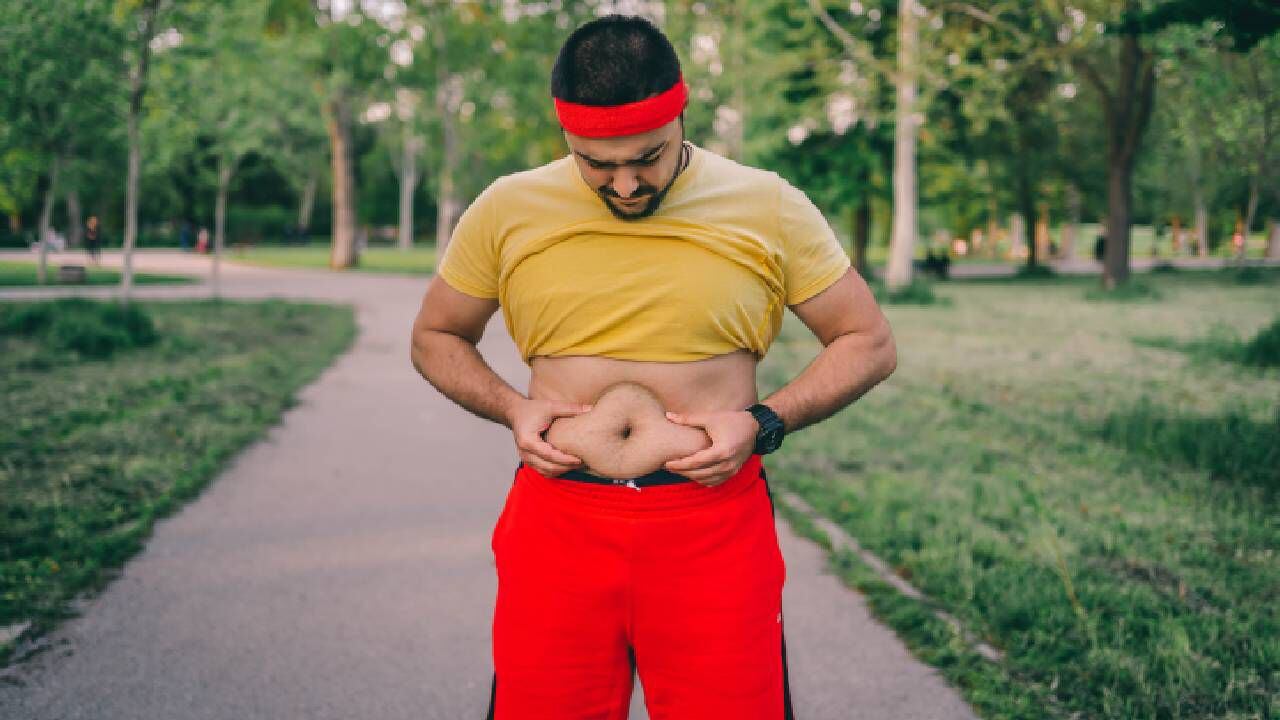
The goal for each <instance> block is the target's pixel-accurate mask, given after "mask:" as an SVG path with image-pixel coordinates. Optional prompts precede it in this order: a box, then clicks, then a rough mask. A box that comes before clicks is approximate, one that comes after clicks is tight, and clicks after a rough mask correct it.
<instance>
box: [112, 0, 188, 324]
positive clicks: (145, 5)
mask: <svg viewBox="0 0 1280 720" xmlns="http://www.w3.org/2000/svg"><path fill="white" fill-rule="evenodd" d="M172 10H173V3H172V2H171V0H116V16H117V18H118V20H119V25H120V27H121V28H122V29H123V31H124V34H125V38H126V42H125V52H124V53H123V57H124V64H125V71H126V74H127V77H128V81H129V105H128V114H127V116H126V125H127V128H128V137H129V161H128V170H127V174H126V176H125V209H124V243H123V245H124V247H123V255H124V257H123V267H122V270H121V273H120V299H121V300H122V301H123V302H125V303H128V302H129V294H130V292H131V288H132V287H133V249H134V246H135V245H136V244H137V241H138V182H139V179H140V177H141V174H142V138H141V135H140V130H139V128H140V126H141V123H142V112H143V107H142V103H143V99H144V98H145V97H146V94H147V75H148V72H149V71H150V66H151V54H152V51H153V50H154V49H155V47H156V46H157V42H156V38H157V36H158V35H159V33H160V31H161V27H162V25H163V24H164V23H165V22H167V20H168V18H169V15H170V13H171V12H172ZM175 32H176V30H175ZM160 44H161V45H162V44H163V43H160Z"/></svg>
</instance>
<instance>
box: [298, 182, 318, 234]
mask: <svg viewBox="0 0 1280 720" xmlns="http://www.w3.org/2000/svg"><path fill="white" fill-rule="evenodd" d="M315 202H316V176H315V173H314V172H313V173H312V174H311V175H310V176H309V177H308V178H307V184H306V185H304V186H303V187H302V198H301V200H300V201H299V202H298V230H299V231H300V232H303V233H305V232H306V231H307V228H309V227H311V209H312V208H313V207H315Z"/></svg>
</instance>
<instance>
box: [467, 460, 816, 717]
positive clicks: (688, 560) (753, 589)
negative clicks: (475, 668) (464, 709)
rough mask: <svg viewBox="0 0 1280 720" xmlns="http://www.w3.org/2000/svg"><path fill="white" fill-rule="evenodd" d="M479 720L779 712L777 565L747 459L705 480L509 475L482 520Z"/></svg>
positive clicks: (766, 501) (786, 708)
mask: <svg viewBox="0 0 1280 720" xmlns="http://www.w3.org/2000/svg"><path fill="white" fill-rule="evenodd" d="M492 548H493V553H494V558H495V560H496V565H497V571H498V597H497V603H496V607H495V611H494V618H493V662H494V677H493V688H492V694H491V699H490V706H489V718H490V719H491V720H625V719H626V717H627V709H628V706H629V704H630V697H631V692H632V686H631V681H632V673H633V670H634V671H635V672H637V673H638V674H639V676H640V682H641V684H642V685H643V686H644V696H645V703H646V705H647V708H648V711H649V716H650V718H651V719H652V720H720V719H722V718H724V719H728V718H732V719H733V720H789V719H790V718H791V717H792V713H791V707H790V696H789V695H790V693H789V688H788V682H787V670H786V654H785V653H786V650H785V646H784V643H783V632H782V584H783V581H784V579H785V577H786V566H785V565H784V563H783V559H782V552H781V551H780V550H779V548H778V536H777V533H776V531H775V528H774V524H773V504H772V498H771V496H770V493H769V489H768V484H767V481H766V479H765V476H764V469H763V467H762V465H761V462H760V456H759V455H752V456H751V458H750V459H749V460H748V461H747V462H746V463H745V464H744V465H743V466H742V468H741V469H740V470H739V471H738V472H737V473H736V474H735V475H734V476H733V477H732V478H730V479H729V480H728V481H726V482H724V483H723V484H721V485H718V486H716V487H706V486H704V485H702V484H700V483H696V482H688V483H681V484H675V485H659V486H653V487H645V488H641V489H640V490H636V489H634V488H631V487H627V486H625V485H597V484H591V483H584V482H579V481H575V480H567V479H563V478H548V477H545V476H543V475H541V474H540V473H538V472H537V471H536V470H534V469H533V468H531V467H528V466H525V465H522V466H520V467H519V468H518V469H517V470H516V475H515V481H514V483H513V484H512V487H511V489H510V491H509V493H508V495H507V501H506V505H505V506H504V507H503V509H502V514H501V515H500V516H499V518H498V522H497V524H496V526H495V527H494V530H493V541H492Z"/></svg>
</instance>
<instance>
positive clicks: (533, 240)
mask: <svg viewBox="0 0 1280 720" xmlns="http://www.w3.org/2000/svg"><path fill="white" fill-rule="evenodd" d="M849 266H850V262H849V256H848V255H847V254H846V253H845V251H844V248H843V247H841V245H840V243H839V241H838V240H837V239H836V237H835V233H834V232H832V230H831V226H830V225H828V223H827V221H826V219H825V218H824V217H823V216H822V213H821V212H819V211H818V209H817V208H816V207H814V205H813V203H812V202H811V201H810V200H809V198H808V197H806V196H805V194H804V193H803V192H801V191H800V190H797V189H796V188H795V187H793V186H792V185H791V184H790V183H788V182H787V181H786V180H784V179H782V178H781V177H779V176H778V175H777V174H776V173H772V172H768V171H765V170H759V169H757V168H752V167H748V166H745V165H741V164H739V163H736V162H734V161H732V160H729V159H727V158H724V157H721V156H719V155H716V154H715V153H712V152H711V151H709V150H705V149H702V148H698V147H695V148H694V150H693V153H692V157H691V158H690V161H689V166H688V167H687V168H685V170H684V172H682V173H681V174H680V175H679V176H678V177H677V178H676V181H675V183H673V184H672V186H671V189H670V190H669V191H668V193H667V196H666V198H664V200H663V201H662V204H661V205H660V206H659V207H658V210H657V211H656V212H655V213H654V214H653V215H651V216H649V217H647V218H642V219H639V220H619V219H617V218H615V217H614V216H613V215H612V213H610V212H609V210H608V208H606V207H605V206H604V201H603V200H602V199H601V198H600V197H599V196H598V195H596V193H595V191H594V190H593V189H592V188H591V187H590V186H589V185H588V184H587V182H586V181H585V180H583V178H582V175H581V174H580V173H579V172H578V168H577V166H576V165H575V163H574V161H573V157H572V156H569V155H566V156H565V157H563V158H561V159H559V160H556V161H554V162H551V163H548V164H546V165H543V166H542V167H539V168H534V169H532V170H527V171H524V172H519V173H514V174H512V175H507V176H504V177H501V178H499V179H497V180H495V181H494V182H493V183H492V184H491V185H489V187H488V188H486V189H485V190H484V192H482V193H480V195H479V196H478V197H477V198H476V199H475V201H474V202H473V203H472V204H471V206H470V207H468V208H467V210H466V211H465V212H464V213H463V214H462V217H461V218H460V219H459V221H458V226H457V228H456V229H455V230H454V233H453V236H452V238H451V239H450V241H449V246H448V249H447V250H446V251H445V254H444V257H442V258H441V259H440V265H439V269H438V272H439V273H440V276H441V277H442V278H443V279H444V280H445V282H447V283H449V285H450V286H452V287H453V288H454V289H456V290H459V291H461V292H463V293H466V294H468V295H472V296H475V297H480V298H497V299H498V302H499V304H500V305H501V306H502V308H503V317H504V319H505V320H506V324H507V330H508V331H509V332H510V333H511V337H512V339H513V340H515V344H516V347H517V348H518V349H519V350H520V354H521V356H522V357H523V358H524V361H525V362H526V363H528V362H529V360H530V359H531V358H533V357H536V356H562V355H592V356H603V357H611V358H619V359H624V360H648V361H667V362H681V361H690V360H701V359H704V358H708V357H712V356H715V355H721V354H724V353H728V352H732V351H734V350H737V349H739V348H746V349H748V350H751V351H753V352H754V353H756V355H757V356H758V357H764V355H765V353H766V352H767V351H768V349H769V345H770V344H771V343H772V342H773V339H774V337H775V336H776V335H777V333H778V329H779V328H780V327H781V325H782V313H783V307H784V305H795V304H798V303H801V302H803V301H805V300H807V299H809V298H810V297H812V296H814V295H816V294H818V293H819V292H821V291H822V290H825V289H826V288H827V287H829V286H830V285H831V284H832V283H834V282H835V281H836V280H838V279H839V278H840V277H841V276H843V275H844V273H845V271H846V270H847V269H848V268H849Z"/></svg>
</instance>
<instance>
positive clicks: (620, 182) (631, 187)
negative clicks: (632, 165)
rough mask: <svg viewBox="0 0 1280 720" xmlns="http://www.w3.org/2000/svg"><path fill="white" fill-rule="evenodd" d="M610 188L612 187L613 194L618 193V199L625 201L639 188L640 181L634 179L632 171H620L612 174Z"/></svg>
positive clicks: (634, 175)
mask: <svg viewBox="0 0 1280 720" xmlns="http://www.w3.org/2000/svg"><path fill="white" fill-rule="evenodd" d="M610 186H611V187H613V191H614V192H616V193H618V197H621V198H624V199H626V198H629V197H631V193H633V192H635V191H636V188H638V187H640V181H639V180H637V179H636V174H635V171H634V170H626V169H620V170H618V171H617V172H616V173H614V175H613V182H612V183H610Z"/></svg>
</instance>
